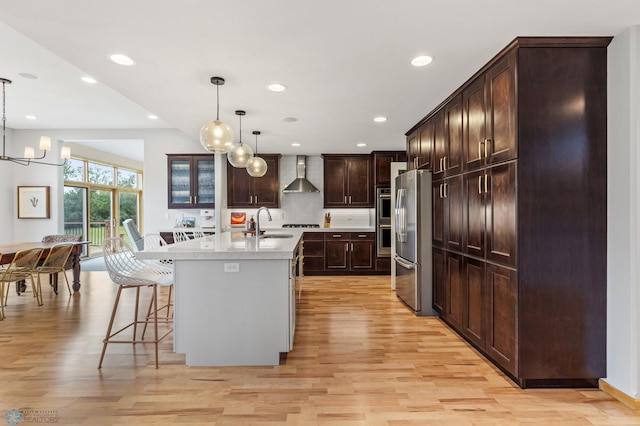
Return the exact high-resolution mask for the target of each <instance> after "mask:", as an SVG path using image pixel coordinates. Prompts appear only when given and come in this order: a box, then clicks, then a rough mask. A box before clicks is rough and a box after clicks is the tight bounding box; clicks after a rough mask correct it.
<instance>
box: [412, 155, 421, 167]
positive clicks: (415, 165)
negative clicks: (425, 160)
mask: <svg viewBox="0 0 640 426" xmlns="http://www.w3.org/2000/svg"><path fill="white" fill-rule="evenodd" d="M419 167H420V164H419V163H418V157H413V168H414V169H417V168H419Z"/></svg>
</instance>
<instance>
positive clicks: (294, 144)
mask: <svg viewBox="0 0 640 426" xmlns="http://www.w3.org/2000/svg"><path fill="white" fill-rule="evenodd" d="M291 146H300V144H299V143H292V144H291Z"/></svg>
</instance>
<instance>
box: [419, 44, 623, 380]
mask: <svg viewBox="0 0 640 426" xmlns="http://www.w3.org/2000/svg"><path fill="white" fill-rule="evenodd" d="M610 41H611V38H610V37H569V38H558V37H520V38H517V39H515V40H514V41H513V42H512V43H511V44H510V45H509V46H507V47H506V48H505V49H504V50H503V51H501V52H500V53H499V54H498V55H497V56H496V57H495V58H493V59H492V60H491V61H490V62H489V63H488V64H487V65H485V66H484V67H483V68H482V69H481V70H480V71H478V72H477V73H476V74H475V75H474V76H473V77H472V78H471V79H469V80H468V81H467V82H466V83H465V84H463V86H461V87H460V88H459V89H458V90H457V91H456V92H454V93H453V94H452V95H451V96H450V97H449V98H448V99H447V100H445V101H444V102H443V103H442V104H440V105H439V106H438V107H437V108H436V109H435V110H434V111H432V112H431V113H429V114H428V115H427V116H426V117H425V118H424V119H423V120H421V121H420V122H419V123H418V124H416V125H415V126H414V127H413V128H412V129H410V130H409V132H407V138H408V145H410V144H409V142H410V139H411V138H415V135H419V134H420V133H421V131H422V130H421V129H425V128H426V129H434V130H433V133H430V131H429V132H427V133H429V134H433V144H434V145H433V146H434V149H433V151H432V152H433V157H432V159H431V161H430V162H423V163H424V164H427V163H430V164H431V165H432V170H433V175H434V183H433V206H434V207H433V209H434V210H433V226H434V230H433V241H432V244H433V262H434V268H433V270H434V276H433V280H434V282H433V291H434V308H435V309H436V310H437V311H438V312H439V314H440V315H441V317H442V318H443V319H444V320H445V321H446V322H447V323H448V324H449V325H450V326H451V327H452V328H454V329H455V330H456V331H457V332H458V333H459V334H460V335H461V336H463V337H464V338H465V339H467V340H468V341H469V342H470V343H472V344H473V345H474V346H475V347H476V348H478V349H479V350H480V351H481V352H482V353H483V354H484V355H486V356H487V357H488V358H489V359H490V360H491V361H493V362H494V363H495V364H496V365H497V366H498V367H500V368H501V369H502V370H503V371H505V372H506V373H507V374H508V375H509V376H510V377H511V378H512V379H514V380H515V381H516V383H518V385H519V386H521V387H523V388H525V387H547V386H597V380H598V378H601V377H606V285H607V283H606V196H607V194H606V155H607V153H606V143H607V140H606V121H607V120H606V113H607V109H606V103H607V98H606V87H607V82H606V78H607V76H606V66H607V46H608V44H609V42H610ZM460 123H461V126H460ZM460 127H461V128H460ZM460 130H461V131H460ZM460 147H461V148H460ZM421 164H422V163H421Z"/></svg>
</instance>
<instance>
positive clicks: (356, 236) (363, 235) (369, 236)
mask: <svg viewBox="0 0 640 426" xmlns="http://www.w3.org/2000/svg"><path fill="white" fill-rule="evenodd" d="M349 239H350V240H352V241H357V240H375V239H376V234H375V232H351V233H350V234H349Z"/></svg>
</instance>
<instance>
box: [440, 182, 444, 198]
mask: <svg viewBox="0 0 640 426" xmlns="http://www.w3.org/2000/svg"><path fill="white" fill-rule="evenodd" d="M443 186H444V184H442V183H441V184H440V198H444V194H442V188H443Z"/></svg>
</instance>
